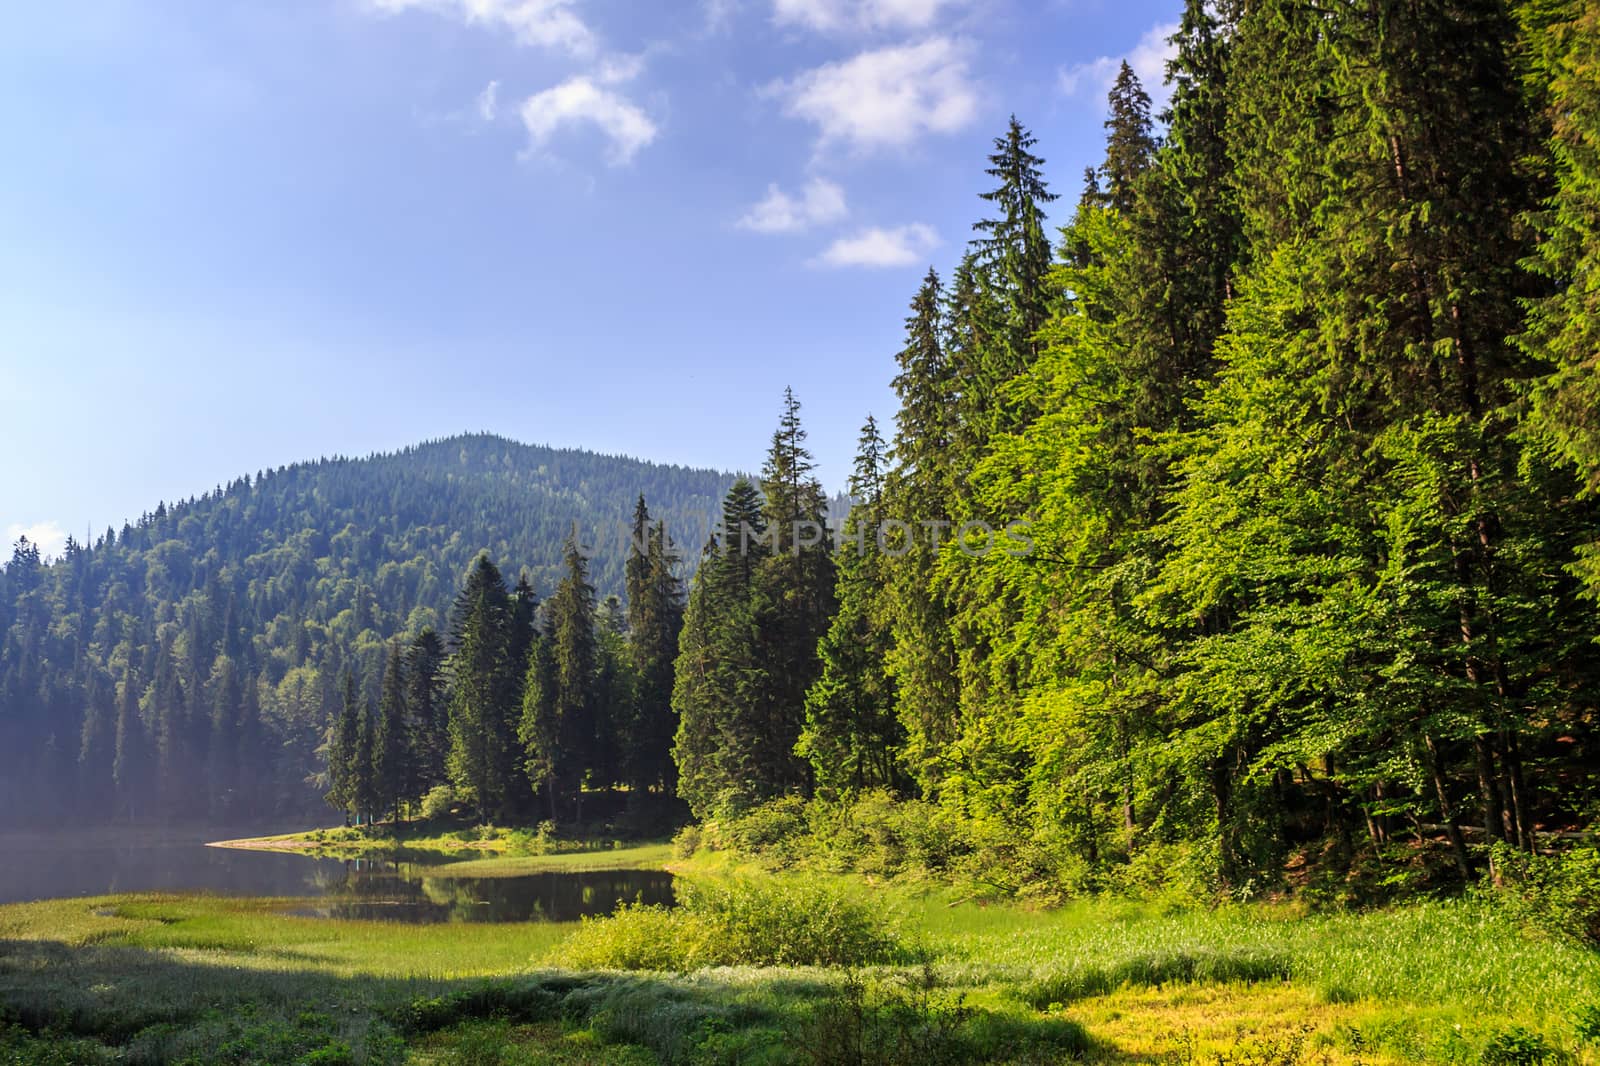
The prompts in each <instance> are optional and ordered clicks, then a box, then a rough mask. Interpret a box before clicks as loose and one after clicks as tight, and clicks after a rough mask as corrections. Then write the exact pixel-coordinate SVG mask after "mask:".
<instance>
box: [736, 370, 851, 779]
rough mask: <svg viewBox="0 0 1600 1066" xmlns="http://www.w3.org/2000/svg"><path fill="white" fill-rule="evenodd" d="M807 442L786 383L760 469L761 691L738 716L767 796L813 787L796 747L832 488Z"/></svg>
mask: <svg viewBox="0 0 1600 1066" xmlns="http://www.w3.org/2000/svg"><path fill="white" fill-rule="evenodd" d="M805 442H806V431H805V428H804V427H803V426H802V425H801V423H800V402H799V401H798V400H796V399H795V397H794V392H793V390H790V389H785V390H784V396H783V411H782V414H781V416H780V418H779V421H778V428H777V429H776V430H775V431H774V433H773V435H772V445H771V447H770V448H769V449H768V451H767V461H766V464H765V465H764V466H763V467H762V473H761V494H762V498H763V506H762V520H763V522H764V523H765V526H766V529H767V532H768V536H769V539H770V542H771V545H772V551H771V553H770V554H769V555H768V556H767V557H766V558H765V559H763V560H762V563H761V568H760V570H759V571H758V572H757V577H756V589H755V596H756V601H755V610H756V625H757V628H758V632H759V638H758V639H759V641H760V651H761V655H762V659H763V661H764V663H765V670H764V671H763V673H764V674H765V677H764V680H763V686H762V687H763V688H764V693H763V695H762V697H761V699H760V700H759V701H758V702H757V703H756V704H755V705H754V706H752V707H749V708H747V709H746V715H745V717H744V719H743V720H742V721H741V722H740V723H739V725H740V727H741V728H740V730H739V731H740V733H741V734H742V737H741V739H740V740H739V744H740V746H741V747H742V748H743V749H744V753H745V757H746V758H747V759H748V760H749V765H750V771H751V773H752V774H753V775H754V776H753V780H751V781H750V785H751V787H752V788H753V789H754V791H755V793H756V794H757V795H760V796H763V797H767V796H774V795H781V794H783V793H784V792H788V791H798V790H804V789H807V788H809V786H810V766H809V765H808V764H807V763H806V762H805V761H804V760H803V759H801V758H800V757H799V756H798V755H797V754H796V753H795V750H794V749H795V744H796V743H797V742H798V741H799V739H800V731H801V729H802V728H803V726H804V722H805V693H806V690H807V689H808V688H810V687H811V685H812V683H813V682H815V681H816V678H817V675H818V673H819V671H820V669H821V664H820V662H819V661H818V659H817V642H818V641H819V640H820V639H821V637H822V635H823V633H825V632H826V631H827V627H828V620H829V618H830V617H831V616H832V614H833V611H834V607H835V603H834V564H833V554H832V550H831V545H830V543H829V537H828V528H827V521H828V515H827V495H826V494H825V493H824V492H823V490H822V485H821V483H820V482H818V481H817V479H816V477H815V476H814V475H813V473H812V471H813V469H814V468H815V465H816V464H815V462H814V460H813V459H812V456H811V452H810V451H809V450H808V449H807V448H806V444H805Z"/></svg>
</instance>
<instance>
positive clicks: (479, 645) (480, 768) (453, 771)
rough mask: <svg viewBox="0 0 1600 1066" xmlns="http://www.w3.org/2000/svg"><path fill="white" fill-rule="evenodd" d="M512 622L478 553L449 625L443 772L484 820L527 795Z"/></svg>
mask: <svg viewBox="0 0 1600 1066" xmlns="http://www.w3.org/2000/svg"><path fill="white" fill-rule="evenodd" d="M516 617H517V615H516V612H514V610H513V607H512V602H511V597H510V595H509V593H507V591H506V586H505V581H504V579H503V578H502V577H501V576H500V571H499V569H498V568H497V567H496V566H495V565H494V563H493V562H492V561H490V559H489V557H488V555H486V554H485V555H480V556H479V557H478V559H477V561H476V562H474V563H473V565H472V568H471V569H470V570H469V571H468V574H467V580H466V583H465V585H464V586H463V587H462V590H461V593H460V595H458V596H457V597H456V605H455V612H454V619H453V621H452V626H451V634H450V637H451V654H450V661H449V673H450V680H451V699H450V726H449V728H450V754H449V758H448V767H449V772H450V778H451V781H452V782H453V783H454V784H455V787H456V790H457V792H458V793H459V794H460V795H461V796H462V797H463V798H464V799H466V800H467V801H468V802H470V803H472V804H473V806H474V807H475V808H476V809H477V811H478V815H479V817H480V818H483V819H485V820H487V819H489V818H491V817H495V816H499V815H506V814H509V813H511V812H513V811H514V810H515V808H516V806H517V804H518V803H519V802H520V801H521V800H522V799H523V798H524V793H525V792H526V791H527V783H526V778H525V777H524V776H523V774H522V769H521V765H520V763H521V760H520V759H519V758H518V751H517V745H516V743H515V742H516V722H517V711H518V708H519V706H520V703H521V682H522V678H521V677H520V676H519V675H518V673H517V662H516V655H515V647H516V643H517V637H516V635H515V629H514V620H515V618H516Z"/></svg>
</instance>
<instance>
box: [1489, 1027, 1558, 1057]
mask: <svg viewBox="0 0 1600 1066" xmlns="http://www.w3.org/2000/svg"><path fill="white" fill-rule="evenodd" d="M1554 1054H1555V1051H1554V1049H1552V1048H1551V1047H1550V1045H1549V1044H1547V1043H1545V1042H1544V1038H1543V1037H1541V1036H1540V1035H1539V1034H1538V1033H1535V1032H1533V1031H1531V1030H1529V1029H1524V1028H1523V1027H1522V1026H1520V1025H1513V1026H1512V1027H1511V1028H1509V1029H1502V1030H1500V1031H1499V1032H1497V1033H1495V1034H1494V1035H1493V1036H1491V1037H1490V1038H1489V1042H1488V1043H1487V1044H1485V1045H1484V1047H1483V1054H1482V1055H1481V1056H1479V1061H1480V1062H1482V1063H1483V1066H1538V1064H1539V1063H1541V1062H1544V1061H1545V1060H1546V1059H1548V1058H1550V1057H1551V1056H1552V1055H1554Z"/></svg>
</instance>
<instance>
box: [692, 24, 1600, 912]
mask: <svg viewBox="0 0 1600 1066" xmlns="http://www.w3.org/2000/svg"><path fill="white" fill-rule="evenodd" d="M1596 18H1597V15H1596V12H1595V11H1594V9H1593V7H1592V5H1586V4H1583V3H1580V2H1576V0H1539V2H1528V3H1520V4H1515V5H1508V4H1505V3H1500V2H1495V0H1432V2H1429V3H1423V4H1408V5H1395V4H1390V3H1385V2H1381V0H1360V2H1355V3H1348V4H1340V5H1334V6H1333V7H1331V8H1328V7H1321V8H1318V7H1308V6H1306V5H1303V4H1298V3H1290V2H1288V0H1247V2H1226V3H1221V4H1216V3H1207V2H1203V0H1191V2H1189V3H1187V4H1186V5H1185V9H1184V14H1183V18H1182V20H1181V23H1180V24H1179V27H1178V30H1177V32H1176V34H1175V36H1174V38H1173V44H1174V46H1175V57H1174V58H1173V60H1172V61H1171V63H1170V64H1169V66H1168V71H1167V74H1168V80H1169V84H1170V86H1171V102H1170V104H1169V105H1168V107H1167V108H1166V109H1165V111H1164V112H1163V113H1162V114H1161V115H1160V116H1158V118H1159V121H1156V120H1155V119H1154V118H1153V116H1152V115H1151V104H1150V98H1149V96H1148V95H1147V93H1146V92H1145V90H1144V88H1143V87H1142V86H1141V85H1140V84H1139V81H1138V79H1137V77H1136V76H1135V75H1134V73H1133V72H1132V70H1131V69H1130V68H1129V67H1128V66H1127V65H1126V64H1124V65H1123V66H1122V68H1121V70H1120V72H1119V74H1118V76H1117V78H1116V81H1115V84H1114V86H1113V87H1112V89H1111V92H1110V96H1109V117H1108V119H1107V121H1106V129H1107V138H1106V152H1105V157H1104V160H1103V161H1102V162H1101V163H1100V164H1099V165H1098V166H1096V167H1094V168H1092V169H1090V170H1089V171H1088V172H1087V173H1086V175H1085V180H1084V184H1083V189H1082V191H1081V193H1080V194H1079V197H1078V199H1077V202H1076V205H1075V207H1074V209H1073V211H1072V212H1071V214H1070V217H1069V219H1068V221H1067V222H1066V224H1065V225H1064V226H1062V227H1061V228H1060V229H1059V231H1057V235H1056V237H1055V238H1054V241H1053V242H1052V238H1051V236H1050V235H1049V231H1048V230H1047V228H1046V226H1045V214H1046V211H1047V209H1048V208H1049V205H1050V204H1051V202H1052V201H1054V200H1055V199H1056V196H1055V194H1054V193H1053V192H1051V191H1050V190H1049V188H1048V187H1047V185H1046V182H1045V180H1044V178H1043V171H1042V166H1043V161H1042V160H1041V159H1040V158H1039V157H1038V156H1036V155H1035V154H1034V148H1035V142H1034V138H1033V137H1032V136H1031V135H1030V134H1029V133H1028V131H1027V130H1026V129H1025V128H1023V127H1022V126H1021V125H1020V124H1019V123H1018V122H1017V121H1016V120H1015V119H1013V120H1012V122H1011V124H1010V126H1009V128H1008V129H1007V130H1006V132H1005V133H1004V135H1003V136H1001V137H1000V138H999V139H998V140H997V141H996V144H995V151H994V154H993V155H992V156H991V158H990V164H991V165H990V168H989V169H988V174H989V175H990V176H991V177H992V178H993V179H995V185H994V188H993V191H991V192H990V193H988V194H987V195H986V196H985V197H984V199H985V200H986V201H987V203H988V204H989V207H990V210H989V212H988V213H987V217H985V218H984V219H982V220H980V221H979V222H978V223H977V224H976V225H975V227H974V228H975V236H974V239H973V241H972V243H971V245H970V246H969V248H968V250H967V252H966V254H965V255H964V256H963V257H962V258H961V260H960V261H959V263H958V264H957V265H956V266H955V269H954V271H953V272H952V273H951V275H950V278H949V279H948V281H946V280H945V279H943V278H941V277H940V276H939V275H938V274H936V273H934V272H932V271H930V272H929V274H928V275H927V277H926V278H925V279H924V281H923V283H922V285H921V287H920V288H919V290H918V291H917V293H916V295H915V297H914V299H913V300H912V303H911V313H910V316H909V318H908V319H907V323H906V339H905V346H904V348H903V349H902V351H901V352H900V355H899V366H900V374H899V376H898V378H897V379H896V381H895V388H896V391H897V393H898V396H899V399H900V409H899V412H898V414H897V418H896V431H895V435H894V438H893V440H892V442H891V443H890V444H889V445H888V450H887V455H888V457H889V462H888V465H887V469H886V470H885V469H883V467H882V458H883V455H884V454H885V453H884V449H883V444H882V442H881V441H880V440H879V439H878V437H877V434H876V432H875V427H874V426H873V425H872V424H870V423H869V426H868V428H867V430H866V431H864V434H863V441H862V448H861V458H860V460H859V461H858V467H857V474H856V481H855V486H856V489H857V491H858V492H859V493H860V494H861V496H862V498H863V503H862V505H861V506H863V507H865V508H867V509H868V511H867V514H868V515H869V516H872V515H886V516H891V517H898V518H901V519H903V520H905V521H907V522H910V523H913V524H915V523H926V522H929V521H933V520H937V521H938V522H940V523H942V524H943V525H944V526H946V527H948V528H953V529H959V528H960V527H961V526H962V525H963V524H964V523H966V522H970V521H974V520H982V521H984V522H987V523H989V524H993V525H1001V524H1004V523H1005V522H1006V521H1007V520H1009V519H1012V518H1015V517H1018V516H1026V517H1027V518H1028V519H1029V520H1030V538H1031V540H1032V543H1033V545H1034V549H1035V550H1033V551H1032V552H1031V553H1028V554H1026V555H1017V554H1008V553H1003V552H992V551H991V552H987V553H973V552H966V551H962V550H959V545H954V544H951V543H950V542H948V541H947V542H946V543H945V544H944V545H943V546H941V547H938V548H932V547H929V546H926V545H920V544H919V545H915V546H913V548H912V550H911V551H909V552H906V553H904V554H894V555H889V554H885V553H883V552H881V551H877V550H876V549H874V548H873V547H872V544H871V542H870V541H869V542H867V547H866V549H865V550H859V549H854V548H851V547H850V546H848V545H847V546H846V547H845V549H844V550H843V553H842V554H841V557H840V563H839V567H838V570H839V584H838V591H837V598H838V601H839V605H840V606H839V612H838V614H837V615H836V616H835V617H834V619H833V621H832V623H831V626H830V629H829V632H828V634H827V636H826V638H825V639H824V641H823V644H822V647H821V655H820V660H821V665H820V675H819V680H818V681H817V682H816V683H815V684H814V685H813V687H812V688H811V689H810V690H809V692H808V696H807V700H806V704H805V711H806V717H805V725H804V727H803V728H802V731H801V734H800V736H801V740H800V750H802V751H805V752H806V753H808V757H809V758H810V760H811V762H812V764H813V770H814V775H815V780H816V783H817V784H818V786H819V787H827V788H831V789H838V790H846V791H848V790H859V789H862V788H865V787H882V788H887V789H891V790H894V791H897V792H899V793H901V794H911V793H915V794H918V795H920V796H922V797H925V798H928V799H930V800H932V801H933V802H935V803H936V804H938V805H939V807H940V808H941V809H943V810H944V811H946V812H947V813H949V814H951V815H953V816H955V817H958V818H959V819H962V820H963V821H964V823H965V824H968V825H972V826H978V827H980V831H979V833H978V835H979V836H980V837H984V836H986V837H987V838H988V839H990V840H993V841H996V842H998V843H997V845H996V846H997V847H999V848H1002V849H1010V850H1011V852H1012V854H1013V858H1014V861H1015V862H1016V863H1017V864H1018V865H1019V866H1026V865H1027V864H1028V863H1029V862H1035V861H1039V862H1046V863H1057V864H1059V863H1060V862H1062V861H1067V860H1070V861H1075V862H1079V863H1084V864H1089V865H1094V864H1098V863H1104V862H1107V861H1120V860H1121V859H1125V858H1127V857H1129V856H1131V855H1132V854H1134V853H1136V852H1138V851H1139V850H1140V849H1143V848H1147V847H1150V846H1175V847H1181V848H1184V849H1186V850H1187V851H1188V852H1189V853H1190V854H1192V855H1194V856H1196V857H1198V858H1199V859H1200V860H1201V861H1203V862H1204V863H1205V864H1207V866H1208V868H1209V869H1211V870H1212V871H1213V873H1214V874H1215V876H1216V877H1217V878H1218V879H1220V880H1222V881H1223V882H1227V883H1243V882H1245V881H1247V880H1248V879H1249V878H1251V877H1253V876H1257V875H1259V874H1260V872H1261V871H1270V870H1276V869H1279V868H1281V864H1282V862H1283V861H1284V859H1285V858H1286V856H1287V855H1288V854H1289V852H1290V851H1291V850H1293V849H1296V848H1301V847H1311V846H1313V845H1316V846H1328V847H1331V848H1332V849H1333V852H1332V853H1333V854H1335V855H1338V856H1342V857H1344V861H1347V860H1348V857H1349V856H1350V855H1351V854H1353V853H1354V851H1355V850H1356V849H1357V848H1358V847H1367V848H1378V849H1382V848H1383V847H1384V846H1386V845H1388V844H1390V843H1391V842H1399V841H1402V840H1411V841H1416V842H1423V843H1427V842H1429V841H1438V842H1439V846H1440V848H1441V849H1443V853H1444V855H1446V856H1447V859H1446V861H1447V862H1453V863H1454V864H1455V866H1456V868H1457V870H1458V872H1459V873H1460V875H1462V876H1470V875H1472V874H1473V873H1474V872H1475V871H1476V869H1477V868H1478V867H1479V864H1480V854H1481V853H1480V852H1479V850H1478V849H1477V848H1475V847H1472V846H1470V845H1471V844H1472V843H1473V842H1483V841H1489V842H1498V841H1503V842H1505V843H1507V844H1510V845H1512V846H1514V847H1520V848H1525V849H1531V848H1533V847H1534V846H1535V844H1536V841H1537V839H1538V834H1539V832H1540V831H1541V830H1544V831H1549V830H1552V829H1558V828H1568V827H1573V826H1577V825H1582V824H1585V823H1586V822H1589V821H1592V819H1593V818H1594V817H1595V816H1596V813H1597V811H1596V808H1595V806H1594V796H1595V795H1596V791H1595V789H1596V786H1597V785H1600V777H1597V769H1600V758H1597V752H1596V735H1595V729H1596V723H1597V716H1596V710H1597V706H1600V704H1597V700H1600V690H1597V688H1596V682H1597V680H1600V655H1597V654H1596V652H1595V644H1596V640H1597V636H1600V619H1597V614H1596V609H1595V602H1596V597H1597V595H1600V570H1597V569H1596V566H1595V560H1596V559H1597V558H1600V555H1597V551H1600V539H1597V536H1596V530H1597V528H1600V525H1597V519H1600V510H1597V489H1600V480H1597V479H1600V370H1597V366H1596V361H1595V360H1596V356H1595V353H1596V352H1597V351H1600V344H1597V343H1596V341H1597V337H1596V332H1595V330H1596V327H1595V322H1596V321H1600V319H1597V317H1596V315H1595V313H1594V312H1595V302H1594V299H1595V297H1594V294H1595V291H1596V290H1595V286H1594V282H1593V279H1594V277H1595V274H1594V270H1595V266H1596V263H1597V258H1596V255H1597V251H1600V239H1597V232H1600V231H1597V227H1596V222H1595V220H1596V218H1597V217H1600V215H1597V212H1596V209H1597V207H1600V199H1597V196H1596V193H1595V190H1596V189H1597V188H1600V184H1597V183H1596V177H1597V176H1600V152H1597V150H1600V63H1597V58H1600V57H1597V55H1596V50H1595V42H1596V41H1597V40H1600V35H1597V33H1596V30H1597V22H1596ZM868 520H870V518H869V519H868ZM699 580H700V581H704V580H706V575H704V574H703V575H702V577H701V578H700V579H699ZM685 711H686V713H687V708H685ZM693 799H695V797H693V796H691V800H693ZM697 809H698V810H699V811H700V813H702V814H707V813H711V812H712V809H713V808H712V806H708V805H707V804H706V803H705V802H704V801H703V800H702V801H701V802H700V803H699V805H698V808H697ZM1041 856H1048V858H1040V857H1041Z"/></svg>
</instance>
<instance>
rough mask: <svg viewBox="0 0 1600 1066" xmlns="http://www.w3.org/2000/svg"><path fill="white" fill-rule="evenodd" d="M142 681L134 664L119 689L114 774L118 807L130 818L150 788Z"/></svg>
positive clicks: (136, 811) (136, 813) (128, 667)
mask: <svg viewBox="0 0 1600 1066" xmlns="http://www.w3.org/2000/svg"><path fill="white" fill-rule="evenodd" d="M140 695H141V693H140V691H139V679H138V677H137V676H136V675H135V674H134V672H133V664H132V662H128V663H127V664H126V665H125V666H124V667H123V670H122V681H121V682H120V683H119V684H118V685H117V753H116V759H115V762H114V763H113V765H112V774H113V776H114V778H115V780H116V786H117V805H118V810H119V812H120V813H122V814H123V815H125V816H126V817H128V818H130V819H131V818H134V817H137V816H138V815H139V814H140V813H142V812H141V809H140V808H141V804H142V802H143V800H144V798H145V795H146V789H147V788H148V786H149V782H148V780H147V775H148V773H149V763H150V753H149V740H148V737H147V736H146V735H145V728H144V722H143V721H142V720H141V718H140V716H139V697H140Z"/></svg>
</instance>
